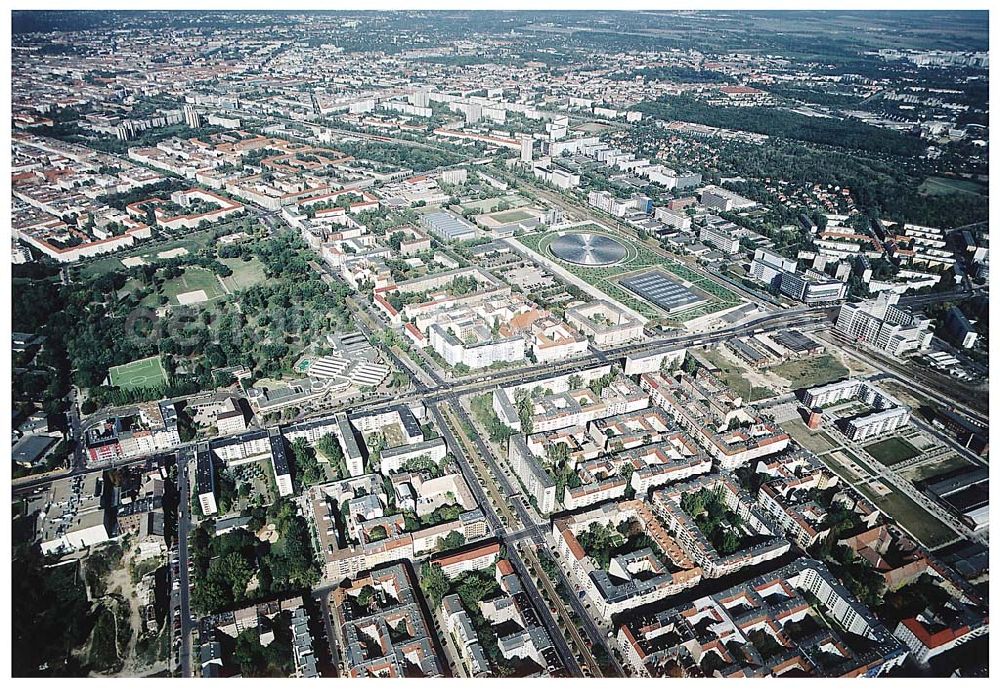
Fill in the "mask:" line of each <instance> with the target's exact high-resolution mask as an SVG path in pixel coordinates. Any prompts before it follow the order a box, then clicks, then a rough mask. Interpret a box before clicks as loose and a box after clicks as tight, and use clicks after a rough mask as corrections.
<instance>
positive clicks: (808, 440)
mask: <svg viewBox="0 0 1000 690" xmlns="http://www.w3.org/2000/svg"><path fill="white" fill-rule="evenodd" d="M781 428H782V429H784V430H785V431H787V432H788V434H789V435H790V436H791V437H792V438H793V439H795V442H796V443H798V444H799V445H800V446H802V447H804V448H805V449H806V450H809V451H812V452H813V453H816V454H817V455H819V454H820V453H825V452H826V451H828V450H830V449H831V448H836V447H837V444H835V443H834V442H833V440H832V439H831V438H830V437H829V436H828V435H827V434H826V433H825V432H823V431H813V430H812V429H810V428H809V427H807V426H806V425H805V424H804V423H803V422H801V421H800V420H798V419H793V420H791V421H788V422H782V423H781Z"/></svg>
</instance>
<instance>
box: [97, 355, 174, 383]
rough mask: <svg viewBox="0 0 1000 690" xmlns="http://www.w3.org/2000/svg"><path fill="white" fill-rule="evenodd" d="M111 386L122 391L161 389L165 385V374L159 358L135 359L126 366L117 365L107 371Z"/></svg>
mask: <svg viewBox="0 0 1000 690" xmlns="http://www.w3.org/2000/svg"><path fill="white" fill-rule="evenodd" d="M108 377H109V378H110V379H111V385H112V386H117V387H118V388H121V389H122V390H136V389H138V388H161V387H163V386H165V385H167V372H165V371H164V370H163V364H162V363H161V362H160V358H159V357H147V358H146V359H137V360H135V361H134V362H129V363H128V364H119V365H118V366H116V367H111V369H110V370H108Z"/></svg>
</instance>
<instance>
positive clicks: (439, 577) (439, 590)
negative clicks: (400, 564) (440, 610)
mask: <svg viewBox="0 0 1000 690" xmlns="http://www.w3.org/2000/svg"><path fill="white" fill-rule="evenodd" d="M448 587H449V582H448V578H447V577H446V576H445V574H444V571H443V570H442V569H441V566H440V565H437V564H436V563H435V564H432V563H430V562H429V561H427V562H425V563H424V564H423V566H422V567H421V568H420V589H421V590H423V592H424V596H425V597H427V601H428V602H429V603H430V605H431V609H437V607H438V606H440V605H441V600H442V599H444V595H445V594H447V593H448Z"/></svg>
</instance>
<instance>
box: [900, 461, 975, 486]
mask: <svg viewBox="0 0 1000 690" xmlns="http://www.w3.org/2000/svg"><path fill="white" fill-rule="evenodd" d="M971 466H972V463H971V462H969V461H968V460H966V459H965V458H963V457H961V456H959V455H947V456H945V457H944V458H941V459H940V460H934V461H933V462H928V463H924V464H922V465H917V466H916V467H912V468H910V467H908V468H907V469H905V470H903V471H902V472H901V474H902V475H903V476H904V477H906V478H907V479H909V480H910V481H911V482H920V481H924V480H925V479H930V478H932V477H938V476H941V475H943V474H947V473H949V472H954V471H955V470H959V469H962V468H968V467H971Z"/></svg>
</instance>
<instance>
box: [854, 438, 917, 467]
mask: <svg viewBox="0 0 1000 690" xmlns="http://www.w3.org/2000/svg"><path fill="white" fill-rule="evenodd" d="M865 450H866V451H868V453H869V454H870V455H871V456H872V457H873V458H875V459H876V460H878V461H879V462H880V463H882V464H883V465H886V466H888V467H892V466H893V465H895V464H897V463H900V462H905V461H907V460H909V459H910V458H915V457H917V456H918V455H920V451H919V450H918V449H917V448H914V447H913V444H912V443H910V442H909V441H907V440H906V439H902V438H899V437H898V436H893V437H891V438H887V439H885V440H884V441H879V442H877V443H873V444H871V445H870V446H865Z"/></svg>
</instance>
